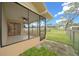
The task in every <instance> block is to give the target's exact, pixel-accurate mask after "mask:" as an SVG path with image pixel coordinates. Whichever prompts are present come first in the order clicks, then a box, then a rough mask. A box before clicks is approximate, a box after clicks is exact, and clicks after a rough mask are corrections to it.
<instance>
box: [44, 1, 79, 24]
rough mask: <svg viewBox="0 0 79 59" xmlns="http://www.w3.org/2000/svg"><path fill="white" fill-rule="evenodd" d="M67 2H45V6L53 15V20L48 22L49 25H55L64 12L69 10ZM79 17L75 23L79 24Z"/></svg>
mask: <svg viewBox="0 0 79 59" xmlns="http://www.w3.org/2000/svg"><path fill="white" fill-rule="evenodd" d="M66 4H67V3H66V2H45V6H46V8H47V9H48V11H49V12H50V13H51V14H52V15H53V19H50V20H47V24H49V25H55V24H56V21H59V20H60V17H61V16H62V14H63V11H65V10H67V9H69V8H68V7H67V6H64V5H66ZM78 19H79V17H78V18H77V19H75V22H79V20H78Z"/></svg>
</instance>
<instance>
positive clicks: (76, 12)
mask: <svg viewBox="0 0 79 59" xmlns="http://www.w3.org/2000/svg"><path fill="white" fill-rule="evenodd" d="M68 7H70V9H69V10H66V11H65V12H64V18H66V19H67V20H68V21H67V23H66V26H65V28H67V27H69V26H71V25H72V24H73V20H74V19H75V18H77V17H78V16H79V2H73V3H70V4H68Z"/></svg>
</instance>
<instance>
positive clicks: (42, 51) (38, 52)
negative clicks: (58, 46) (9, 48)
mask: <svg viewBox="0 0 79 59" xmlns="http://www.w3.org/2000/svg"><path fill="white" fill-rule="evenodd" d="M56 55H57V54H56V53H54V52H51V51H49V50H48V49H47V48H45V47H40V48H36V47H33V48H31V49H29V50H27V51H25V52H23V53H22V54H20V56H56Z"/></svg>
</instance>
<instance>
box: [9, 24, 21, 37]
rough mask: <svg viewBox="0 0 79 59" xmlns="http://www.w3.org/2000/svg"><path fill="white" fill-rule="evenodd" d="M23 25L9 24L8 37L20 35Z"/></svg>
mask: <svg viewBox="0 0 79 59" xmlns="http://www.w3.org/2000/svg"><path fill="white" fill-rule="evenodd" d="M20 32H21V25H20V24H19V23H8V36H16V35H20Z"/></svg>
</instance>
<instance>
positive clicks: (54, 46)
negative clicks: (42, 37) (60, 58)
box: [20, 29, 74, 56]
mask: <svg viewBox="0 0 79 59" xmlns="http://www.w3.org/2000/svg"><path fill="white" fill-rule="evenodd" d="M69 45H71V41H70V39H69V37H68V36H67V33H66V32H65V31H64V30H57V29H50V31H47V34H46V42H44V43H43V44H40V45H37V46H36V47H33V48H31V49H29V50H27V51H25V52H23V53H22V54H20V55H21V56H57V55H73V54H74V52H73V50H72V48H71V47H69ZM70 50H71V51H70ZM72 52H73V53H72ZM68 53H69V54H68Z"/></svg>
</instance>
